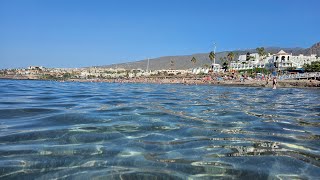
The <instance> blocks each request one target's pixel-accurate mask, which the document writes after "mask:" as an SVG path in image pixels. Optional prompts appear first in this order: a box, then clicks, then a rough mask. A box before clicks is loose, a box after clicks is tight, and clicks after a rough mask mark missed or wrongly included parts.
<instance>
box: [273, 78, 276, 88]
mask: <svg viewBox="0 0 320 180" xmlns="http://www.w3.org/2000/svg"><path fill="white" fill-rule="evenodd" d="M272 84H273V88H272V89H277V78H276V77H274V78H273V83H272Z"/></svg>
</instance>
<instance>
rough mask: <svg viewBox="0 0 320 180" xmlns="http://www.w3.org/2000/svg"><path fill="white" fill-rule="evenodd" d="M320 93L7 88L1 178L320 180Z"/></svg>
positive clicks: (1, 106)
mask: <svg viewBox="0 0 320 180" xmlns="http://www.w3.org/2000/svg"><path fill="white" fill-rule="evenodd" d="M319 103H320V91H319V89H298V88H290V89H289V88H280V89H276V90H272V89H270V88H255V87H224V86H206V85H201V86H196V85H180V84H178V85H174V84H118V83H79V82H64V83H62V82H52V81H17V80H1V81H0V179H56V178H58V179H94V178H95V179H219V178H220V179H235V178H237V179H238V178H239V179H295V178H298V179H316V178H319V177H320V159H319V158H320V152H319V150H320V141H319V140H320V104H319Z"/></svg>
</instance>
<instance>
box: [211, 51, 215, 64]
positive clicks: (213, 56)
mask: <svg viewBox="0 0 320 180" xmlns="http://www.w3.org/2000/svg"><path fill="white" fill-rule="evenodd" d="M209 58H210V61H211V62H212V61H213V60H214V59H215V58H216V54H215V53H214V52H213V51H211V52H210V53H209Z"/></svg>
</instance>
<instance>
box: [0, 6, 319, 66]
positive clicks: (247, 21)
mask: <svg viewBox="0 0 320 180" xmlns="http://www.w3.org/2000/svg"><path fill="white" fill-rule="evenodd" d="M319 7H320V1H319V0H0V69H2V68H18V67H27V66H29V65H42V66H46V67H83V66H92V65H106V64H113V63H120V62H128V61H134V60H141V59H145V58H147V57H150V58H153V57H159V56H166V55H185V54H193V53H200V52H209V51H211V50H212V49H213V42H216V43H217V51H224V50H237V49H246V48H256V47H258V46H278V47H309V46H311V45H312V44H313V43H315V42H318V41H320V10H319Z"/></svg>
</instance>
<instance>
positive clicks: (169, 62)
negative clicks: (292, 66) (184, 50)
mask: <svg viewBox="0 0 320 180" xmlns="http://www.w3.org/2000/svg"><path fill="white" fill-rule="evenodd" d="M281 49H283V50H284V51H286V52H287V53H292V54H293V55H299V54H304V55H310V54H317V55H318V56H319V55H320V43H316V44H315V45H313V46H312V47H310V48H306V49H304V48H280V47H269V48H266V52H269V53H277V52H279V51H280V50H281ZM233 52H234V53H235V59H238V56H239V55H241V54H245V53H247V52H250V53H253V52H256V51H255V50H253V49H248V50H245V51H233ZM228 53H229V51H224V52H217V53H216V63H218V64H221V60H220V59H221V58H223V57H226V56H227V54H228ZM192 57H195V58H196V59H197V61H196V63H195V64H193V63H192V62H191V59H192ZM147 63H148V61H147V60H140V61H134V62H128V63H121V64H112V65H106V66H103V67H107V68H125V69H139V68H140V69H147ZM211 63H212V62H211V61H210V59H209V52H208V53H198V54H192V55H182V56H164V57H159V58H154V59H150V61H149V69H150V70H158V69H189V68H194V67H200V66H204V65H210V64H211Z"/></svg>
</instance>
